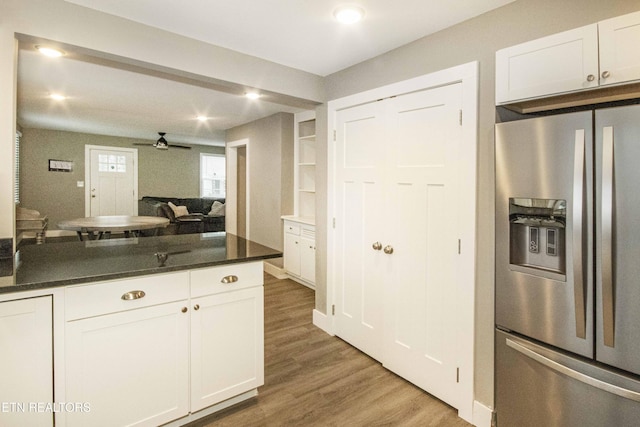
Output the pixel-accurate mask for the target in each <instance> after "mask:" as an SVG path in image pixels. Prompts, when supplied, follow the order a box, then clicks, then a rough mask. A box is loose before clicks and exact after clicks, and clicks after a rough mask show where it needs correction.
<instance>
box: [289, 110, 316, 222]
mask: <svg viewBox="0 0 640 427" xmlns="http://www.w3.org/2000/svg"><path fill="white" fill-rule="evenodd" d="M295 126H296V128H295V132H294V136H295V189H296V191H295V196H294V198H295V200H294V202H295V212H294V215H296V216H300V217H307V218H315V211H316V196H315V191H316V120H315V111H305V112H303V113H299V114H296V119H295Z"/></svg>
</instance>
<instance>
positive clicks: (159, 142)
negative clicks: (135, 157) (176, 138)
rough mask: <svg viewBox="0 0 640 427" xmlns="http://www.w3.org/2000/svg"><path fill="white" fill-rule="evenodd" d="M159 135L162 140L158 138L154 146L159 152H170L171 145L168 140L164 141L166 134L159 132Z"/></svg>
mask: <svg viewBox="0 0 640 427" xmlns="http://www.w3.org/2000/svg"><path fill="white" fill-rule="evenodd" d="M158 135H160V138H158V140H157V141H156V142H155V144H153V146H154V147H156V148H157V149H159V150H168V149H169V143H168V142H167V140H166V139H164V136H165V135H166V132H158Z"/></svg>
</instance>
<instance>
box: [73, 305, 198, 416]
mask: <svg viewBox="0 0 640 427" xmlns="http://www.w3.org/2000/svg"><path fill="white" fill-rule="evenodd" d="M186 306H187V301H186V300H185V301H178V302H172V303H168V304H162V305H157V306H152V307H147V308H141V309H134V310H129V311H125V312H119V313H113V314H108V315H103V316H97V317H92V318H89V319H82V320H77V321H71V322H68V323H67V326H66V331H65V333H66V336H65V340H66V349H65V350H66V353H65V359H66V400H67V401H70V402H81V403H86V404H87V405H88V409H89V411H86V412H84V411H74V412H72V413H69V414H67V426H100V425H104V426H157V425H160V424H163V423H166V422H169V421H171V420H174V419H176V418H180V417H182V416H185V415H187V414H188V412H189V404H188V396H189V394H188V393H189V314H188V311H186V310H185V312H184V313H183V312H182V310H183V308H184V307H186Z"/></svg>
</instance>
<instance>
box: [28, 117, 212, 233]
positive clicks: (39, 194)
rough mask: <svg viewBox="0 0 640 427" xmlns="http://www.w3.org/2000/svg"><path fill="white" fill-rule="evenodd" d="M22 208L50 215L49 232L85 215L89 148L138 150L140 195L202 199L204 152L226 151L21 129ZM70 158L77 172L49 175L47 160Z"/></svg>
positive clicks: (130, 139)
mask: <svg viewBox="0 0 640 427" xmlns="http://www.w3.org/2000/svg"><path fill="white" fill-rule="evenodd" d="M20 143H21V150H20V199H21V200H20V202H21V203H20V205H21V206H22V207H25V208H29V209H36V210H38V211H40V213H42V214H43V215H47V216H48V217H49V229H51V230H52V229H56V228H57V227H56V224H57V223H58V222H59V221H61V220H63V219H71V218H78V217H84V216H85V212H84V209H85V206H84V203H85V200H84V191H85V189H84V188H79V187H78V186H77V181H84V180H85V164H84V156H85V153H84V150H85V145H101V146H110V147H125V148H137V149H138V196H139V198H141V197H142V196H167V197H199V196H200V153H213V154H224V147H209V146H202V145H198V146H195V145H194V146H193V148H192V149H191V150H183V149H177V148H176V149H171V148H170V149H169V150H166V151H165V150H156V149H154V148H153V147H140V146H134V145H133V143H145V144H152V143H153V141H147V140H140V139H132V138H121V137H115V136H103V135H92V134H85V133H75V132H62V131H54V130H44V129H22V139H21V141H20ZM49 159H56V160H71V161H73V163H74V168H73V172H70V173H68V172H49V171H48V160H49Z"/></svg>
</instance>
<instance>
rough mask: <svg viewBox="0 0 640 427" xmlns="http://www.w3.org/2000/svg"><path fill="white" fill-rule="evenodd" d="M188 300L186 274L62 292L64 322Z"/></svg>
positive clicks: (158, 275) (127, 280) (75, 288)
mask: <svg viewBox="0 0 640 427" xmlns="http://www.w3.org/2000/svg"><path fill="white" fill-rule="evenodd" d="M139 291H142V292H139ZM188 298H189V273H188V272H186V271H185V272H179V273H171V274H157V275H152V276H145V277H138V278H134V279H124V280H114V281H109V282H100V283H95V284H87V285H79V286H70V287H68V288H67V289H66V290H65V319H66V320H67V321H69V320H76V319H83V318H86V317H93V316H99V315H103V314H107V313H114V312H118V311H126V310H131V309H134V308H141V307H147V306H151V305H157V304H163V303H166V302H172V301H179V300H186V299H188Z"/></svg>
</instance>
